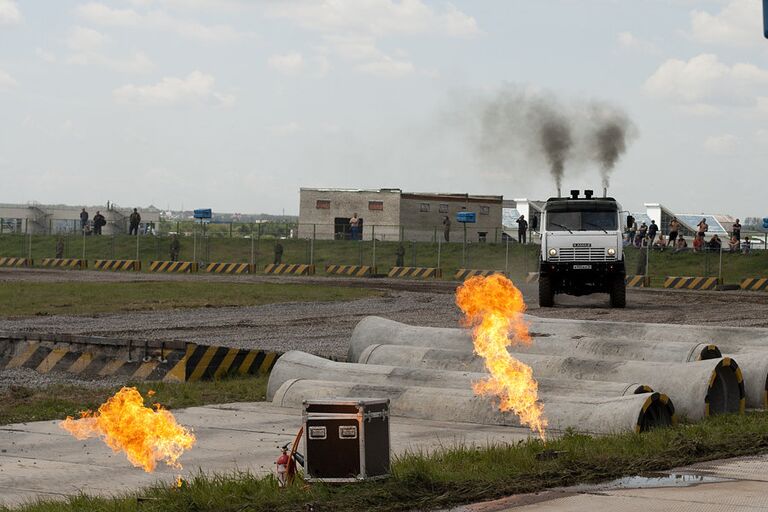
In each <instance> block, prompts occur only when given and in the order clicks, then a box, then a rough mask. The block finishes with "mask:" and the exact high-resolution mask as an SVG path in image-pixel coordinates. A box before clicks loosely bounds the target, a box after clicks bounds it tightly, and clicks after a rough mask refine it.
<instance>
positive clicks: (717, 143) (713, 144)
mask: <svg viewBox="0 0 768 512" xmlns="http://www.w3.org/2000/svg"><path fill="white" fill-rule="evenodd" d="M739 145H740V141H739V138H738V137H736V136H735V135H732V134H730V133H724V134H722V135H712V136H711V137H707V139H706V140H705V141H704V149H705V150H706V151H707V153H710V154H712V155H718V156H727V155H732V154H734V153H735V152H736V150H737V149H738V148H739Z"/></svg>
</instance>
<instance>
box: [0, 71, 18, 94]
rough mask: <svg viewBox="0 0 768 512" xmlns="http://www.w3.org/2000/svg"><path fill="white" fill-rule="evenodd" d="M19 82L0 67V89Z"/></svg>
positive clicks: (13, 85)
mask: <svg viewBox="0 0 768 512" xmlns="http://www.w3.org/2000/svg"><path fill="white" fill-rule="evenodd" d="M17 85H19V83H18V82H17V81H16V80H15V79H14V78H13V77H12V76H11V75H9V74H8V73H7V72H5V71H3V70H2V69H0V91H2V90H3V89H10V88H11V87H16V86H17Z"/></svg>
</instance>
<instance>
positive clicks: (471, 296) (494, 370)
mask: <svg viewBox="0 0 768 512" xmlns="http://www.w3.org/2000/svg"><path fill="white" fill-rule="evenodd" d="M456 304H457V305H458V306H459V308H461V310H462V311H463V312H464V323H465V325H467V326H468V327H472V328H473V329H472V339H473V341H474V346H475V353H476V354H477V355H479V356H481V357H482V358H483V359H484V360H485V367H486V369H487V370H488V372H489V373H490V374H491V376H490V377H489V378H488V379H486V380H482V381H478V382H475V383H473V385H472V388H473V391H474V393H475V394H476V395H495V396H498V397H499V399H500V401H501V403H500V404H499V408H500V409H501V410H502V411H509V410H511V411H512V412H514V413H515V414H516V415H517V416H518V417H519V418H520V421H521V423H523V424H524V425H528V427H529V428H530V429H531V430H532V431H534V432H538V434H539V436H541V438H542V439H543V438H544V429H545V428H546V427H547V420H546V418H545V417H544V408H543V406H542V404H541V403H540V402H538V401H537V400H538V384H537V383H536V381H535V380H534V378H533V370H532V369H531V367H530V366H528V365H526V364H523V363H522V362H520V361H518V360H517V359H515V358H514V357H512V356H511V355H510V354H509V352H508V351H507V347H508V346H510V345H512V344H513V343H514V344H517V343H524V344H526V345H528V344H530V343H531V337H530V335H529V334H528V326H527V325H526V323H525V321H524V320H523V316H522V315H523V312H524V311H525V302H524V300H523V294H522V293H520V290H518V289H517V288H516V287H515V285H514V284H512V281H510V280H509V279H507V278H506V277H504V276H503V275H501V274H494V275H491V276H488V277H479V276H476V277H473V278H471V279H468V280H467V281H465V282H464V284H463V285H461V286H460V287H459V288H458V290H457V291H456ZM510 332H513V333H514V337H513V339H510V337H509V333H510Z"/></svg>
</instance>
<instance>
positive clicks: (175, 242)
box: [171, 235, 181, 261]
mask: <svg viewBox="0 0 768 512" xmlns="http://www.w3.org/2000/svg"><path fill="white" fill-rule="evenodd" d="M180 251H181V242H179V236H178V235H173V236H172V237H171V261H179V252H180Z"/></svg>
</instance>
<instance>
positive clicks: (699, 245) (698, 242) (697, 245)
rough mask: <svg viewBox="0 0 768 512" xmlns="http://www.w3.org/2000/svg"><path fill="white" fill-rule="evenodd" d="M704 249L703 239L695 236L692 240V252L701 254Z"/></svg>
mask: <svg viewBox="0 0 768 512" xmlns="http://www.w3.org/2000/svg"><path fill="white" fill-rule="evenodd" d="M702 249H704V237H703V236H698V235H696V236H695V237H694V238H693V252H701V251H702Z"/></svg>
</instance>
